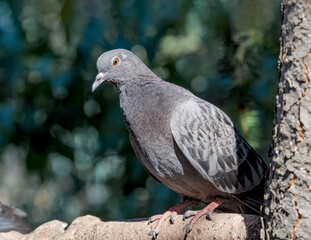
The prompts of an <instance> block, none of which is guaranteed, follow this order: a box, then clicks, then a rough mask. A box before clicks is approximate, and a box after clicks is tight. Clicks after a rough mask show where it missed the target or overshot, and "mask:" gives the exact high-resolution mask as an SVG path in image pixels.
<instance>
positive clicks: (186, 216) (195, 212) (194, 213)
mask: <svg viewBox="0 0 311 240" xmlns="http://www.w3.org/2000/svg"><path fill="white" fill-rule="evenodd" d="M197 212H198V211H193V210H188V211H187V212H185V213H184V215H183V219H182V220H183V221H185V220H186V219H187V218H189V217H192V216H194V215H196V214H197Z"/></svg>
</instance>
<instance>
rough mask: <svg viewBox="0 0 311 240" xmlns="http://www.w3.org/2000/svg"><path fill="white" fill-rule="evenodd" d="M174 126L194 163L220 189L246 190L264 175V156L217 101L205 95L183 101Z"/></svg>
mask: <svg viewBox="0 0 311 240" xmlns="http://www.w3.org/2000/svg"><path fill="white" fill-rule="evenodd" d="M170 128H171V132H172V135H173V137H174V140H175V142H176V143H177V145H178V147H179V148H180V150H181V151H182V152H183V154H184V155H185V157H186V158H187V159H188V160H189V162H190V163H191V165H192V166H193V167H194V168H195V169H196V170H197V171H198V172H199V173H200V174H201V175H202V177H203V178H204V179H207V180H209V181H210V182H212V183H213V184H214V185H215V187H216V188H217V189H219V190H220V191H223V192H227V193H231V194H239V193H243V192H245V191H247V190H250V189H252V188H253V187H254V186H256V185H258V184H259V183H260V181H261V179H262V178H263V177H264V168H263V167H262V166H263V164H265V163H264V162H263V160H262V159H261V157H260V156H259V155H258V154H257V153H256V152H255V150H254V149H253V148H252V147H251V146H250V145H249V144H248V143H247V142H246V141H245V139H244V138H243V137H242V136H241V135H240V133H239V132H238V130H237V129H236V127H235V126H234V125H233V123H232V121H231V120H230V119H229V117H228V116H227V115H226V114H225V113H224V112H222V111H221V110H220V109H218V108H217V107H215V106H214V105H212V104H210V103H208V102H205V101H203V100H201V99H195V100H194V99H189V100H187V101H185V102H184V103H181V104H179V105H178V106H177V107H176V109H175V110H174V111H173V113H172V118H171V121H170Z"/></svg>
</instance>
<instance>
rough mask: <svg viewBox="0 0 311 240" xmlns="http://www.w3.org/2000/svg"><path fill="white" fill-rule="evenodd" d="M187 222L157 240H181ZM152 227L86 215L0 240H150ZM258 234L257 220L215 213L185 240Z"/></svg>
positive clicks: (170, 227) (5, 235)
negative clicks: (107, 220)
mask: <svg viewBox="0 0 311 240" xmlns="http://www.w3.org/2000/svg"><path fill="white" fill-rule="evenodd" d="M189 220H190V219H188V220H186V221H183V220H182V216H181V215H178V216H177V217H176V220H175V223H174V224H170V223H169V221H166V222H165V223H164V224H163V225H162V228H161V232H160V234H159V235H158V237H157V239H158V240H161V239H184V236H185V231H184V227H185V226H186V224H187V223H189ZM155 225H156V223H152V224H150V225H149V224H148V221H147V219H130V220H120V221H115V222H103V221H101V220H100V219H99V218H97V217H93V216H90V215H87V216H84V217H79V218H77V219H75V220H74V221H73V222H72V223H71V224H70V225H68V224H66V223H64V222H60V221H57V220H54V221H51V222H47V223H45V224H43V225H41V226H39V227H38V228H37V229H35V230H34V231H33V232H31V233H29V234H24V235H23V234H21V233H17V232H8V233H1V234H0V240H49V239H53V240H58V239H64V240H73V239H79V240H81V239H92V240H97V239H98V240H102V239H105V240H110V239H111V240H112V239H113V240H118V239H152V237H151V236H150V235H148V233H149V232H150V231H151V230H152V229H154V227H155ZM259 231H260V217H259V216H254V215H239V214H227V213H223V214H222V213H214V214H213V215H212V221H208V220H206V219H204V218H203V217H202V218H201V219H200V220H199V221H198V222H197V224H196V225H195V227H194V229H193V230H192V231H191V232H190V233H189V235H188V236H187V238H186V239H206V240H209V239H214V240H215V239H224V240H230V239H232V240H234V239H259Z"/></svg>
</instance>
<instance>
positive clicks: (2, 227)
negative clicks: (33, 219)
mask: <svg viewBox="0 0 311 240" xmlns="http://www.w3.org/2000/svg"><path fill="white" fill-rule="evenodd" d="M26 216H27V214H26V213H25V212H23V211H22V210H20V209H18V208H15V207H12V206H9V205H7V204H4V203H2V202H0V232H9V231H17V232H20V233H29V232H30V230H31V228H30V225H29V223H28V222H27V221H26V220H25V219H24V218H25V217H26Z"/></svg>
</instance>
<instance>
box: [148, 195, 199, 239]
mask: <svg viewBox="0 0 311 240" xmlns="http://www.w3.org/2000/svg"><path fill="white" fill-rule="evenodd" d="M196 204H198V201H196V200H186V201H182V202H181V203H179V204H177V205H175V206H173V207H171V208H170V209H169V210H167V211H166V212H165V213H163V214H158V215H154V216H152V217H150V218H149V223H151V222H154V221H156V220H159V222H158V223H157V225H156V227H155V229H154V230H153V231H152V233H151V234H152V236H153V238H154V239H155V238H156V237H157V235H158V234H159V232H160V227H161V225H162V223H163V222H164V221H165V220H166V219H167V218H168V217H170V222H171V223H172V224H173V223H174V219H175V216H176V215H177V214H182V213H183V209H184V208H186V207H189V206H192V205H196Z"/></svg>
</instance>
